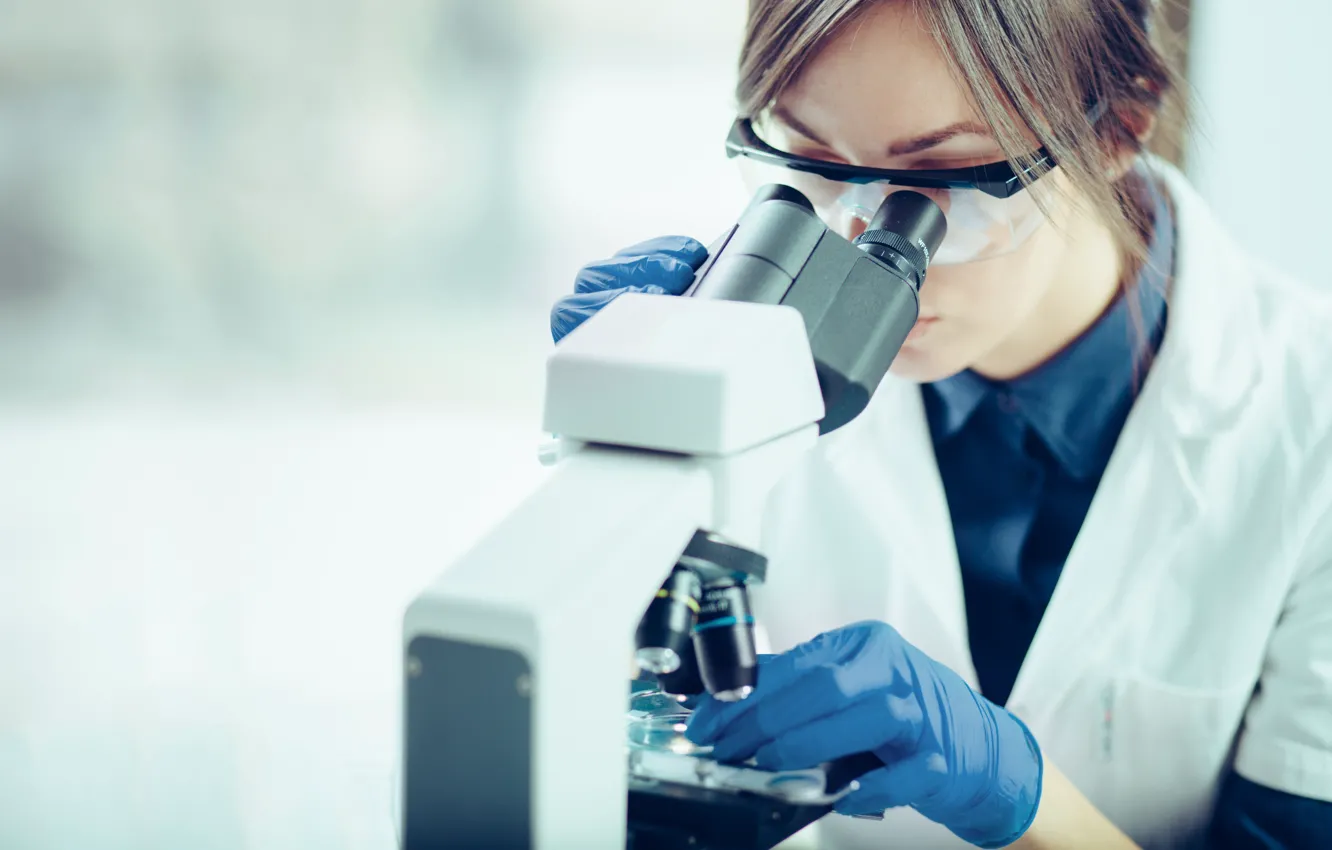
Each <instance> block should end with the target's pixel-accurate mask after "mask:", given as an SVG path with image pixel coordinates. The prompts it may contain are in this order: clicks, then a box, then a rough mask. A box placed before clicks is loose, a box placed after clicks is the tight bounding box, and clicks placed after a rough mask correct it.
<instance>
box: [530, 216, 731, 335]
mask: <svg viewBox="0 0 1332 850" xmlns="http://www.w3.org/2000/svg"><path fill="white" fill-rule="evenodd" d="M707 256H708V250H707V249H706V248H704V247H703V245H702V244H701V243H699V242H696V241H695V240H693V239H690V238H688V237H685V236H659V237H657V238H656V239H649V240H648V241H646V242H640V243H638V244H637V245H631V246H629V247H628V248H625V249H624V250H622V251H620V252H619V253H617V254H616V255H615V256H614V257H611V258H610V259H608V260H601V261H600V262H596V263H590V264H588V265H586V266H583V268H581V269H579V271H578V277H577V278H576V279H575V282H574V294H573V295H568V296H565V297H564V298H561V299H560V300H559V301H557V302H555V307H554V308H553V309H552V310H551V311H550V332H551V336H553V337H554V338H555V341H556V342H559V341H560V339H561V338H563V337H564V336H565V335H566V334H568V333H569V332H570V331H572V330H573V329H574V328H576V327H578V326H579V325H581V324H582V323H583V322H585V321H587V319H588V318H589V317H591V316H592V315H593V314H595V313H596V312H597V311H598V310H600V309H601V308H602V307H605V306H606V305H607V304H609V303H610V302H612V301H614V300H615V299H616V298H617V297H618V296H619V295H620V294H621V293H624V292H644V293H647V294H650V295H679V294H680V293H682V292H684V291H685V289H687V288H688V287H689V283H690V281H692V280H693V279H694V272H695V271H696V270H697V269H698V267H699V266H701V265H702V264H703V261H704V260H705V259H707Z"/></svg>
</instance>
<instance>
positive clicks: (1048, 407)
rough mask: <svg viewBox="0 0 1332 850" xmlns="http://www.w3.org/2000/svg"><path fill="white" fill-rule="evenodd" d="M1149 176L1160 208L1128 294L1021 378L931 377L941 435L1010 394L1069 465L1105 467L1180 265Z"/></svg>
mask: <svg viewBox="0 0 1332 850" xmlns="http://www.w3.org/2000/svg"><path fill="white" fill-rule="evenodd" d="M1144 177H1145V179H1144V181H1143V182H1144V184H1145V185H1146V186H1147V189H1148V192H1149V204H1151V205H1152V208H1153V210H1154V217H1153V226H1152V237H1151V240H1150V242H1149V244H1148V250H1147V258H1146V262H1145V263H1144V264H1143V267H1142V270H1141V271H1140V272H1139V274H1138V279H1137V281H1135V283H1134V286H1133V287H1132V288H1131V289H1130V291H1129V294H1128V295H1127V296H1121V297H1119V298H1117V299H1116V300H1115V302H1114V303H1113V304H1112V305H1111V306H1110V308H1109V309H1107V310H1106V312H1105V313H1104V314H1103V315H1102V316H1101V318H1100V319H1098V320H1097V321H1096V322H1095V323H1094V324H1093V325H1092V326H1091V327H1089V328H1088V329H1087V330H1086V331H1084V332H1083V333H1082V335H1081V336H1079V337H1078V338H1077V339H1076V340H1074V341H1073V342H1072V343H1070V344H1069V345H1068V346H1066V347H1065V348H1064V349H1063V350H1062V351H1060V352H1059V353H1058V354H1057V355H1055V356H1054V357H1053V358H1051V359H1050V360H1048V361H1046V362H1045V363H1044V364H1042V365H1041V366H1039V367H1037V368H1036V369H1035V370H1033V371H1031V372H1028V373H1027V374H1025V375H1022V376H1021V377H1018V378H1015V379H1013V380H1011V381H1006V382H1002V381H991V380H989V379H987V378H985V377H982V376H981V375H978V374H976V373H975V372H972V371H969V370H968V371H965V372H961V373H959V374H957V375H954V376H952V377H950V378H946V379H944V380H942V381H937V382H935V383H934V384H932V385H931V386H932V388H933V390H934V394H935V396H936V402H937V403H935V404H932V405H930V410H931V417H930V418H931V422H930V424H931V429H932V431H933V432H934V437H935V439H936V440H940V441H942V440H946V439H949V438H951V437H953V436H954V435H956V434H957V432H958V431H960V430H961V429H962V427H963V426H964V425H965V424H966V423H967V421H968V420H969V419H970V418H971V416H972V414H973V413H975V411H976V409H977V408H978V407H979V406H980V405H981V403H982V402H983V401H984V400H985V399H986V398H988V397H989V396H991V395H997V394H1000V393H1007V394H1008V395H1009V396H1011V400H1012V401H1013V402H1015V403H1016V410H1017V411H1018V414H1019V415H1021V416H1022V417H1023V419H1025V421H1026V422H1027V424H1029V425H1030V426H1031V428H1032V429H1033V430H1034V431H1036V433H1037V434H1039V435H1040V437H1041V439H1042V441H1043V442H1044V443H1045V445H1046V446H1047V447H1048V448H1049V449H1050V451H1051V453H1052V454H1053V455H1054V456H1055V459H1056V460H1057V461H1058V462H1059V464H1060V465H1061V466H1062V467H1063V468H1064V469H1065V471H1067V472H1068V473H1069V474H1071V475H1073V476H1074V477H1078V478H1085V477H1089V476H1094V475H1098V474H1099V473H1100V472H1101V471H1102V470H1104V468H1105V465H1106V463H1107V462H1108V461H1109V458H1110V453H1111V452H1112V451H1113V450H1114V445H1115V442H1116V441H1117V440H1118V437H1119V432H1120V429H1121V428H1122V426H1123V422H1124V418H1125V417H1126V416H1127V414H1128V410H1129V408H1130V407H1131V406H1132V402H1133V398H1134V396H1135V395H1136V391H1137V388H1138V385H1139V383H1140V382H1141V380H1142V378H1143V377H1144V376H1145V375H1146V369H1145V368H1144V366H1145V365H1146V364H1147V363H1148V362H1150V361H1149V358H1150V357H1151V355H1153V354H1154V353H1155V351H1156V349H1157V347H1158V346H1159V345H1160V342H1161V338H1162V335H1163V333H1164V329H1165V318H1166V291H1167V289H1168V285H1169V280H1170V277H1171V272H1172V269H1173V266H1174V250H1175V232H1174V231H1175V224H1174V219H1173V216H1172V213H1171V208H1170V202H1169V199H1168V197H1167V196H1166V194H1165V191H1164V190H1163V189H1162V188H1161V187H1160V186H1159V185H1158V184H1157V182H1156V180H1155V179H1154V178H1153V177H1152V176H1151V175H1150V173H1144ZM1134 308H1136V312H1137V315H1135V309H1134Z"/></svg>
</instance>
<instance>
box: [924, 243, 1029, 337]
mask: <svg viewBox="0 0 1332 850" xmlns="http://www.w3.org/2000/svg"><path fill="white" fill-rule="evenodd" d="M1029 267H1030V263H1029V262H1028V260H1027V259H1026V258H1025V257H1024V256H1022V254H1009V255H1007V256H1003V257H995V258H994V259H992V260H986V261H984V262H979V263H968V264H966V265H960V266H938V267H936V268H934V269H931V270H930V272H929V274H928V275H927V276H926V278H925V285H924V286H923V287H922V288H921V293H920V299H921V312H922V313H924V314H925V315H930V316H933V315H937V316H938V317H939V318H940V319H942V320H944V321H943V322H941V323H940V324H941V325H942V324H944V323H947V324H949V325H953V326H956V327H962V326H966V327H968V328H970V329H971V330H973V331H974V330H976V329H977V328H978V327H982V326H987V325H994V324H996V323H997V324H1003V323H1004V322H1005V320H1006V319H1007V318H1009V317H1011V316H1014V315H1016V314H1018V313H1020V312H1021V311H1022V309H1023V306H1024V304H1026V303H1028V301H1029V293H1031V292H1032V291H1033V290H1034V289H1035V288H1036V287H1035V286H1034V284H1033V282H1032V280H1033V278H1032V276H1031V274H1030V273H1029Z"/></svg>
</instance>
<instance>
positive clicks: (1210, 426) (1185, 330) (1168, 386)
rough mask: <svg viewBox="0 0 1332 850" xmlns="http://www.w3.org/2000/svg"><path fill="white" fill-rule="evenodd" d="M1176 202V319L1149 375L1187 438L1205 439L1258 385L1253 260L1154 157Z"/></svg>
mask: <svg viewBox="0 0 1332 850" xmlns="http://www.w3.org/2000/svg"><path fill="white" fill-rule="evenodd" d="M1147 164H1148V166H1149V167H1151V168H1152V169H1153V170H1155V171H1156V172H1157V173H1158V174H1159V175H1160V176H1161V178H1162V179H1163V180H1164V181H1165V184H1166V187H1167V190H1168V192H1169V194H1170V198H1171V200H1172V201H1173V202H1174V205H1175V221H1176V239H1177V240H1178V242H1177V245H1176V250H1175V277H1174V282H1173V285H1172V289H1171V293H1170V303H1171V309H1170V322H1169V325H1168V326H1167V328H1166V332H1165V339H1164V341H1163V342H1162V345H1161V350H1160V352H1159V354H1158V356H1157V360H1156V362H1155V364H1154V365H1153V367H1152V371H1151V374H1150V375H1149V376H1148V378H1147V383H1146V387H1145V388H1144V390H1145V391H1151V390H1152V389H1153V384H1154V383H1155V384H1157V385H1158V386H1157V387H1155V389H1156V390H1157V391H1159V392H1160V396H1159V398H1160V402H1161V408H1162V410H1163V412H1164V413H1165V414H1166V415H1167V416H1168V417H1169V418H1170V420H1171V422H1172V423H1173V425H1174V426H1175V430H1176V432H1177V433H1178V434H1179V435H1180V436H1182V437H1205V436H1207V435H1209V434H1212V433H1215V432H1216V431H1218V430H1222V429H1224V428H1225V427H1226V426H1227V425H1228V424H1229V423H1231V422H1232V421H1234V418H1235V416H1236V414H1237V413H1238V412H1239V411H1240V410H1241V409H1242V408H1243V406H1244V403H1245V401H1246V400H1247V399H1248V397H1249V394H1250V392H1251V391H1252V389H1253V387H1254V385H1255V384H1256V383H1257V380H1258V373H1259V362H1260V361H1259V357H1260V355H1261V352H1260V351H1259V345H1258V340H1257V324H1256V319H1257V309H1258V305H1257V301H1256V297H1255V295H1254V292H1253V289H1252V288H1251V287H1250V286H1249V285H1248V282H1249V280H1250V279H1251V278H1252V277H1253V276H1254V274H1255V273H1256V270H1255V269H1254V268H1253V261H1252V260H1251V259H1249V258H1248V257H1247V256H1245V255H1244V253H1243V252H1242V251H1240V250H1238V249H1237V248H1236V246H1235V240H1234V237H1233V236H1231V235H1230V234H1229V233H1227V232H1226V231H1225V230H1224V229H1223V228H1222V227H1221V225H1220V223H1219V222H1218V221H1217V220H1216V219H1215V218H1214V217H1213V215H1212V212H1211V211H1210V210H1209V209H1208V207H1207V204H1206V202H1205V201H1204V200H1203V199H1202V198H1201V197H1200V196H1199V195H1198V193H1197V192H1196V191H1195V190H1194V189H1193V187H1192V186H1190V185H1189V184H1188V182H1187V181H1186V180H1185V178H1184V176H1183V175H1182V174H1180V173H1179V171H1178V170H1176V169H1175V168H1174V167H1173V166H1170V165H1168V164H1166V163H1164V162H1162V161H1160V160H1157V159H1150V160H1148V161H1147Z"/></svg>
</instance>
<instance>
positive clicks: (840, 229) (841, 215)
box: [828, 208, 869, 242]
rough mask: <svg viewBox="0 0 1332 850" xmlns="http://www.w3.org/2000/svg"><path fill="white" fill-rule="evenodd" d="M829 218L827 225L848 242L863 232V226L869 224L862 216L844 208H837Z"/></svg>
mask: <svg viewBox="0 0 1332 850" xmlns="http://www.w3.org/2000/svg"><path fill="white" fill-rule="evenodd" d="M831 218H832V221H829V222H828V227H829V228H830V229H831V230H832V231H833V232H834V233H836V234H837V235H838V236H841V237H842V238H843V239H845V240H847V241H848V242H850V241H852V240H854V239H855V238H856V237H857V236H859V235H860V234H862V233H864V232H865V227H866V226H867V225H868V224H869V222H868V221H866V220H865V219H864V218H862V217H861V216H859V215H856V214H855V213H853V212H852V211H851V210H848V209H846V208H842V209H839V210H837V212H836V215H834V216H832V217H831Z"/></svg>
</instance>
